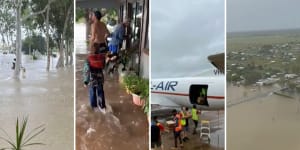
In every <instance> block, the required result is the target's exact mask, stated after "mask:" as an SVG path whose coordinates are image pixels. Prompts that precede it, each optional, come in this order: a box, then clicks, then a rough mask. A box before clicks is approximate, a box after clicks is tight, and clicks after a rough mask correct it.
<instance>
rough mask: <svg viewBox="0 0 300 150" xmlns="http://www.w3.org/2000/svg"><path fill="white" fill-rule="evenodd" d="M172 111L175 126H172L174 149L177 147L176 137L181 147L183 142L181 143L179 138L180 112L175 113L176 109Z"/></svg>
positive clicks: (180, 126) (180, 129)
mask: <svg viewBox="0 0 300 150" xmlns="http://www.w3.org/2000/svg"><path fill="white" fill-rule="evenodd" d="M172 113H173V117H174V119H173V120H174V122H175V127H174V131H173V132H174V143H175V149H177V139H179V143H180V146H181V147H183V144H182V139H181V136H180V134H181V131H182V125H181V116H180V113H177V110H176V109H174V110H173V111H172Z"/></svg>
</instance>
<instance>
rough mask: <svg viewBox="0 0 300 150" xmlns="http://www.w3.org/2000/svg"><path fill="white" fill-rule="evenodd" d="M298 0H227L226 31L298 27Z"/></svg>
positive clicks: (299, 9) (299, 5)
mask: <svg viewBox="0 0 300 150" xmlns="http://www.w3.org/2000/svg"><path fill="white" fill-rule="evenodd" d="M299 15H300V0H227V31H229V32H234V31H251V30H274V29H291V28H300V17H299Z"/></svg>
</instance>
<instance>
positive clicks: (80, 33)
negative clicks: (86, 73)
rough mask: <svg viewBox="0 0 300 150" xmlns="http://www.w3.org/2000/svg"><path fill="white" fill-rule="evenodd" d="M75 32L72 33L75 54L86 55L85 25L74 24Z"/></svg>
mask: <svg viewBox="0 0 300 150" xmlns="http://www.w3.org/2000/svg"><path fill="white" fill-rule="evenodd" d="M75 28H76V32H74V36H75V37H74V39H75V45H76V51H75V52H76V54H86V51H87V42H86V37H85V35H86V25H85V23H75Z"/></svg>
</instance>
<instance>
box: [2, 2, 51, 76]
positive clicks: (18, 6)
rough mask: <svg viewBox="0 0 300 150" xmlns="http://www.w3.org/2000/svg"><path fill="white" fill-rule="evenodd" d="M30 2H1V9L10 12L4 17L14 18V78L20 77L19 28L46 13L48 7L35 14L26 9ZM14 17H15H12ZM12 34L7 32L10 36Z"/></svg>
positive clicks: (20, 48) (20, 37) (20, 36)
mask: <svg viewBox="0 0 300 150" xmlns="http://www.w3.org/2000/svg"><path fill="white" fill-rule="evenodd" d="M29 3H30V1H29V0H28V1H23V0H2V1H1V8H2V9H7V10H11V12H7V13H6V14H5V15H6V16H9V17H12V18H14V17H15V23H16V25H15V28H14V29H15V30H16V68H15V72H14V77H15V78H19V75H20V68H21V66H22V64H21V50H22V35H21V34H22V32H21V26H22V24H23V22H25V21H26V20H27V19H29V18H31V17H33V16H36V15H39V14H42V13H44V12H45V11H46V9H47V8H48V7H49V3H48V5H46V6H45V8H44V9H41V10H39V11H36V12H31V11H30V10H29V9H28V6H29ZM14 15H15V16H14ZM0 17H2V18H3V17H4V16H3V15H2V16H0ZM11 33H12V32H9V34H10V35H11Z"/></svg>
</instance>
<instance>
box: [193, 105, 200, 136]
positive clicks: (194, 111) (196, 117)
mask: <svg viewBox="0 0 300 150" xmlns="http://www.w3.org/2000/svg"><path fill="white" fill-rule="evenodd" d="M199 112H200V111H198V110H197V107H196V105H193V108H192V120H193V122H194V124H195V128H194V131H193V134H196V133H197V132H196V129H197V128H198V122H199V116H198V113H199Z"/></svg>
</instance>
